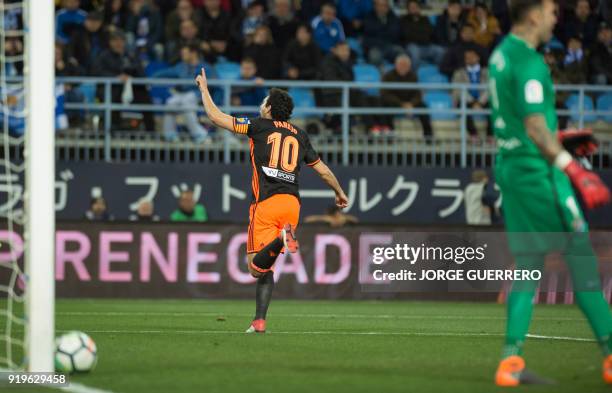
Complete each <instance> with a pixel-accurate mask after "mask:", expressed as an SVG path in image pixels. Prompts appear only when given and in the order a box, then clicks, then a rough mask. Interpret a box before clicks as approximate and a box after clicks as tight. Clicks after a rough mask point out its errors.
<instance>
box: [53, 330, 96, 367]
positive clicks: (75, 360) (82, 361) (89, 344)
mask: <svg viewBox="0 0 612 393" xmlns="http://www.w3.org/2000/svg"><path fill="white" fill-rule="evenodd" d="M97 362H98V354H97V348H96V343H95V342H94V341H93V340H92V339H91V337H89V336H88V335H87V334H85V333H83V332H77V331H72V332H68V333H66V334H63V335H61V336H59V337H58V338H56V339H55V370H56V371H58V372H61V373H74V372H87V371H91V370H93V369H94V367H96V363H97Z"/></svg>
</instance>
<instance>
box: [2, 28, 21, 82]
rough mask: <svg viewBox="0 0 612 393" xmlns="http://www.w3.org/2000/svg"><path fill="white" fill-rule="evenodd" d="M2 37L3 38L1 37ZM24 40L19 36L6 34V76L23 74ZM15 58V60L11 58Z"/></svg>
mask: <svg viewBox="0 0 612 393" xmlns="http://www.w3.org/2000/svg"><path fill="white" fill-rule="evenodd" d="M0 39H2V38H1V37H0ZM22 56H23V42H22V41H21V38H20V37H18V36H14V37H12V36H9V35H5V36H4V58H3V59H0V61H3V62H4V73H5V75H6V76H13V77H14V76H21V75H23V60H22V59H23V57H22ZM11 58H15V60H13V59H11Z"/></svg>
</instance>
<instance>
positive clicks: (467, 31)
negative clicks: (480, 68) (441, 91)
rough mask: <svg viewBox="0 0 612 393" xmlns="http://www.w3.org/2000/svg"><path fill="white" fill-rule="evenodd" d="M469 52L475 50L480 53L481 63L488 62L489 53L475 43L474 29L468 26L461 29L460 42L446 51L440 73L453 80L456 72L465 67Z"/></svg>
mask: <svg viewBox="0 0 612 393" xmlns="http://www.w3.org/2000/svg"><path fill="white" fill-rule="evenodd" d="M467 50H474V51H475V52H476V53H478V56H479V57H480V59H481V61H484V60H486V53H487V52H486V50H485V49H484V48H483V47H482V46H480V45H478V44H476V43H475V42H474V28H473V27H472V25H468V24H466V25H463V26H462V27H461V33H460V40H459V42H457V43H456V44H455V45H453V46H450V47H449V48H448V49H447V50H446V53H445V54H444V57H443V58H442V62H441V63H440V71H441V72H442V73H443V74H445V75H446V76H448V77H449V78H452V76H453V73H454V72H455V70H457V69H458V68H461V67H462V66H463V63H464V60H465V52H466V51H467Z"/></svg>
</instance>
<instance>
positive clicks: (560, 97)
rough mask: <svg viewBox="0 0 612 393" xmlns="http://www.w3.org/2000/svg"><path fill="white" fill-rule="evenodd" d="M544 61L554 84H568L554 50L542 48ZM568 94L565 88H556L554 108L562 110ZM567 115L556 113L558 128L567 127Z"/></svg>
mask: <svg viewBox="0 0 612 393" xmlns="http://www.w3.org/2000/svg"><path fill="white" fill-rule="evenodd" d="M544 62H545V63H546V64H547V65H548V67H549V68H550V75H551V77H552V81H553V84H555V85H567V84H569V78H568V77H567V74H566V72H565V71H564V70H562V69H561V67H559V60H558V58H557V55H556V54H555V52H553V51H552V50H551V49H550V48H549V47H545V48H544ZM569 96H570V92H569V91H567V90H558V91H556V92H555V108H557V110H564V109H566V107H565V101H567V99H568V98H569ZM568 120H569V117H568V116H567V115H558V122H559V124H558V126H559V129H565V128H567V123H568Z"/></svg>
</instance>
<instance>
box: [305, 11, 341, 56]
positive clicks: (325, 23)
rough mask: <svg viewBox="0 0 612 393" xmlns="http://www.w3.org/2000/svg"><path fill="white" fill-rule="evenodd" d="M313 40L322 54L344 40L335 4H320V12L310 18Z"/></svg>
mask: <svg viewBox="0 0 612 393" xmlns="http://www.w3.org/2000/svg"><path fill="white" fill-rule="evenodd" d="M312 31H313V36H314V40H315V42H316V43H317V45H319V48H320V49H321V51H322V52H323V53H324V54H327V53H329V51H330V50H331V49H332V48H333V47H335V46H336V44H338V43H339V42H343V41H344V40H345V36H344V29H343V28H342V23H341V22H340V20H339V19H338V18H336V6H335V5H334V4H333V3H325V4H323V5H322V6H321V14H320V15H319V16H317V17H315V18H314V19H313V20H312Z"/></svg>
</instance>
